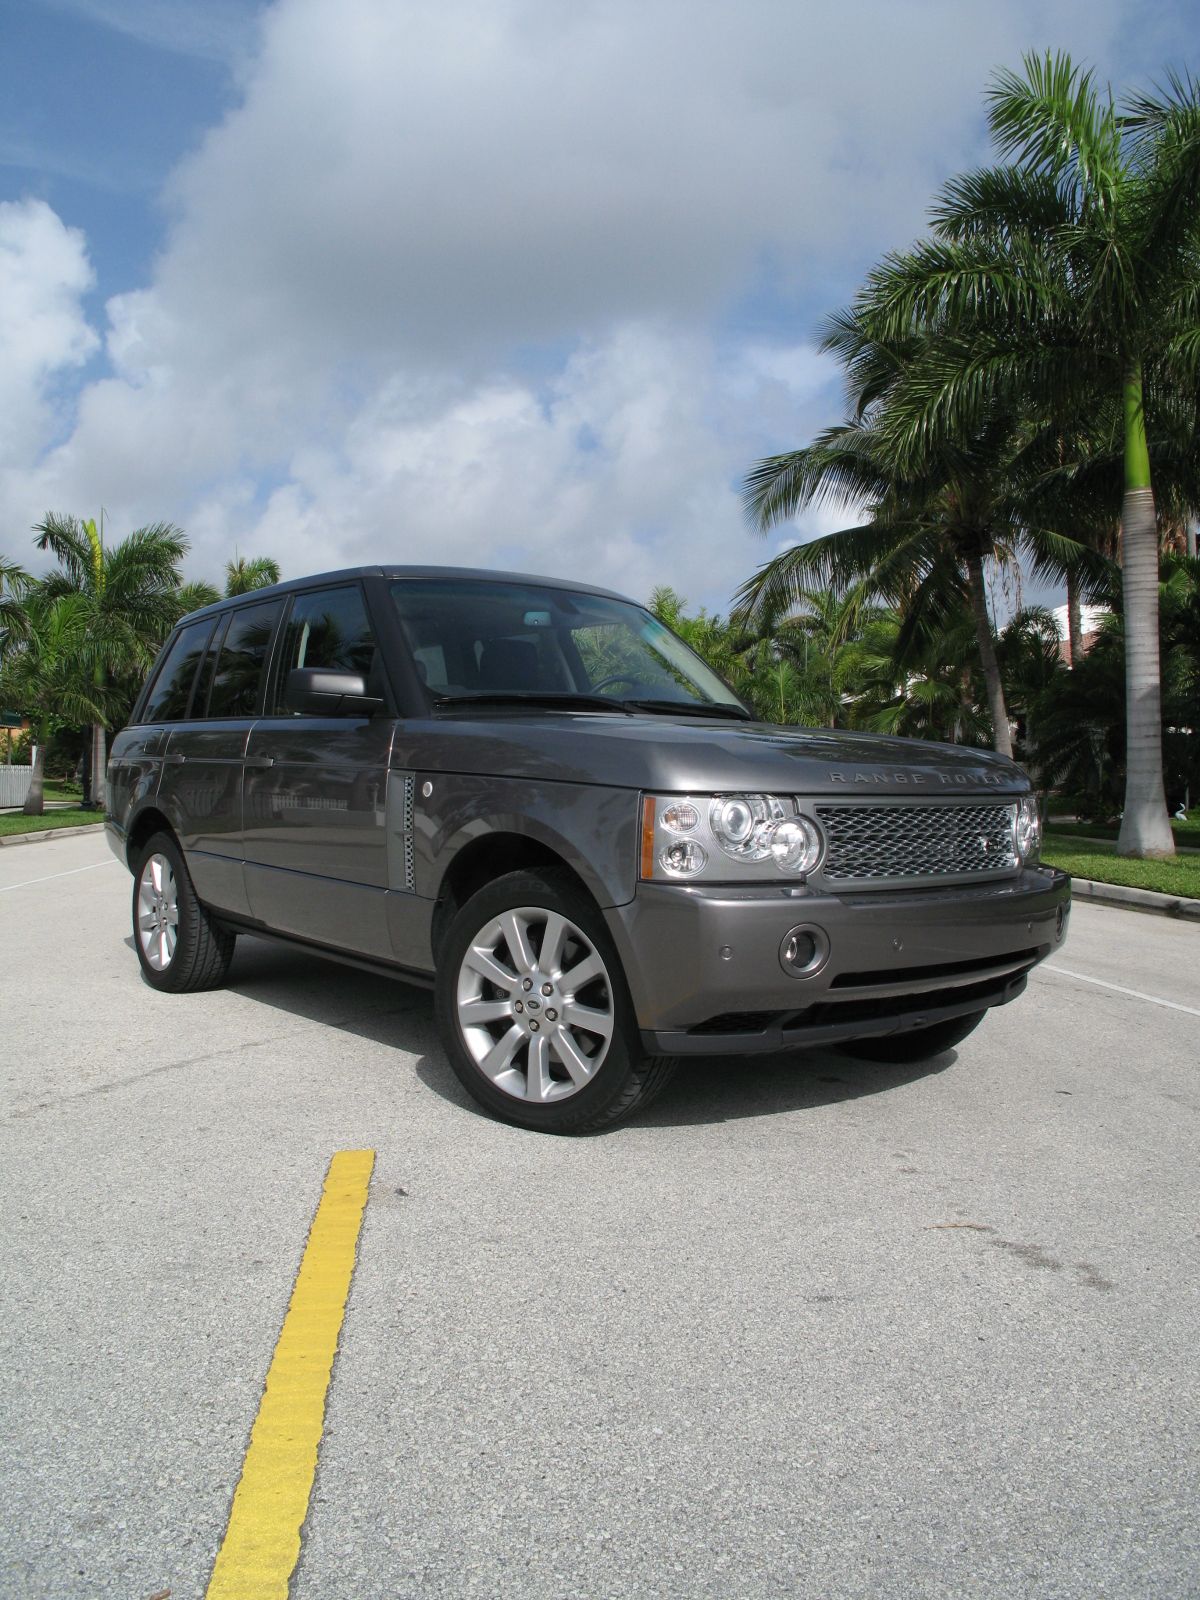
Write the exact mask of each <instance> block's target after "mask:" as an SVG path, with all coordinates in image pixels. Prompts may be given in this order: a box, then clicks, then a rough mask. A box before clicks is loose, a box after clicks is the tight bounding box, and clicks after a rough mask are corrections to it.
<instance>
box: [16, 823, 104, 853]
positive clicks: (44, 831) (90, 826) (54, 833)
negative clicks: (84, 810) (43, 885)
mask: <svg viewBox="0 0 1200 1600" xmlns="http://www.w3.org/2000/svg"><path fill="white" fill-rule="evenodd" d="M103 832H104V824H103V823H102V822H85V823H84V824H83V826H82V827H80V828H38V829H36V830H35V831H34V832H32V833H10V834H6V835H5V836H4V838H3V839H0V849H3V848H4V847H5V846H7V845H12V844H44V843H45V842H46V840H47V839H78V837H79V835H80V834H81V833H103Z"/></svg>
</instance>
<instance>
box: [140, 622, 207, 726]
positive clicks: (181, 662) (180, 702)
mask: <svg viewBox="0 0 1200 1600" xmlns="http://www.w3.org/2000/svg"><path fill="white" fill-rule="evenodd" d="M212 631H213V618H212V617H206V618H205V619H204V621H203V622H193V623H190V624H189V625H188V626H187V627H186V628H183V629H182V630H181V631H180V632H179V633H178V634H176V636H175V639H174V641H173V642H172V643H171V645H170V646H169V647H168V649H167V652H166V656H165V659H164V660H163V664H162V667H161V668H160V669H159V673H158V676H157V677H156V678H155V680H154V684H153V686H152V688H151V690H150V694H149V696H148V698H147V700H146V708H145V710H144V711H143V712H142V717H141V720H142V721H143V722H178V721H179V720H180V719H181V718H182V717H186V716H187V709H188V697H189V696H190V694H191V692H192V680H193V678H194V677H195V676H196V668H197V666H198V665H199V664H200V658H201V656H202V655H203V654H204V647H205V645H206V644H207V643H208V640H209V635H210V634H211V633H212Z"/></svg>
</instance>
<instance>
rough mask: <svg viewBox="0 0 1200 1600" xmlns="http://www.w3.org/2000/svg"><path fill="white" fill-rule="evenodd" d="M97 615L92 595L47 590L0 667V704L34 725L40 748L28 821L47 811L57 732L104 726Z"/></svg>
mask: <svg viewBox="0 0 1200 1600" xmlns="http://www.w3.org/2000/svg"><path fill="white" fill-rule="evenodd" d="M94 621H95V613H94V610H93V607H92V605H91V602H90V600H89V598H88V596H86V595H82V594H60V595H57V596H54V597H51V596H50V595H48V594H46V593H45V592H44V591H42V592H40V593H37V594H35V595H34V596H33V597H32V598H31V599H30V602H29V605H28V609H27V612H26V625H25V628H24V630H23V633H22V636H21V639H20V641H19V642H17V643H16V644H14V646H13V648H12V649H10V650H8V651H7V652H6V653H5V656H4V659H3V662H0V700H2V701H4V703H5V704H8V705H12V706H13V707H15V708H16V709H17V710H19V711H20V712H21V713H22V714H23V715H24V717H25V718H26V719H27V721H28V722H29V726H30V732H31V734H32V737H33V743H34V750H35V754H34V761H33V781H32V783H31V785H30V789H29V795H28V798H27V799H26V801H25V806H24V812H25V815H26V816H30V817H40V816H41V815H42V812H43V810H44V809H45V801H44V783H45V772H46V744H47V741H48V739H49V737H50V735H51V733H52V732H54V730H55V729H56V728H61V727H78V726H79V725H80V723H86V722H99V723H101V724H103V722H104V719H105V716H106V715H107V713H108V709H109V706H108V696H107V694H106V691H105V690H104V688H103V687H102V686H98V685H97V683H96V676H95V672H94V670H93V662H94V659H95V657H94V654H93V651H92V630H93V626H94Z"/></svg>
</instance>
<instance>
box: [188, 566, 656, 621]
mask: <svg viewBox="0 0 1200 1600" xmlns="http://www.w3.org/2000/svg"><path fill="white" fill-rule="evenodd" d="M351 578H455V579H459V580H466V579H470V580H473V581H480V580H482V581H483V582H485V583H535V584H537V585H538V586H539V587H540V588H543V589H567V590H571V591H574V592H575V593H583V594H597V595H602V596H603V597H604V598H605V599H606V600H623V601H625V603H626V604H631V605H636V604H637V602H636V601H631V600H630V599H629V596H628V595H624V594H618V593H617V592H616V590H615V589H601V588H599V587H597V585H596V584H594V583H576V582H575V581H574V580H572V579H569V578H547V577H544V576H543V575H542V574H541V573H536V572H505V571H502V570H500V569H498V568H492V567H426V566H395V565H386V566H371V567H339V568H338V569H337V571H335V572H310V573H308V574H307V575H306V576H305V577H303V578H288V579H287V580H286V581H285V582H283V583H272V584H269V585H267V586H266V587H265V588H262V589H251V590H250V591H249V592H248V593H246V594H238V595H225V596H223V597H222V598H221V599H220V600H214V601H213V602H212V604H211V605H207V606H200V607H199V608H198V609H197V610H195V611H189V612H188V613H187V615H186V616H184V617H181V618H180V619H179V622H178V623H177V624H176V626H177V627H178V626H181V625H182V624H183V623H185V622H194V621H195V620H196V618H197V617H207V616H209V615H211V614H212V613H213V612H216V611H228V610H230V609H231V608H232V607H234V606H242V605H253V604H255V603H256V602H257V601H259V600H269V599H271V598H273V597H274V596H275V595H282V594H291V593H292V592H293V591H294V590H296V589H307V588H308V587H310V585H312V584H314V583H344V582H346V581H347V580H348V579H351Z"/></svg>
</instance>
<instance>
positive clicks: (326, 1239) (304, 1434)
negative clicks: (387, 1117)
mask: <svg viewBox="0 0 1200 1600" xmlns="http://www.w3.org/2000/svg"><path fill="white" fill-rule="evenodd" d="M374 1164H375V1152H374V1150H339V1151H338V1153H337V1155H335V1156H334V1158H333V1160H332V1161H331V1162H330V1163H329V1171H328V1173H326V1175H325V1189H324V1192H323V1193H322V1195H321V1203H320V1205H319V1206H318V1207H317V1214H316V1216H315V1217H314V1218H313V1225H312V1228H311V1230H310V1232H309V1235H308V1244H307V1245H306V1246H305V1250H304V1259H303V1260H302V1261H301V1263H300V1270H299V1272H298V1273H297V1274H296V1283H295V1287H294V1288H293V1289H292V1299H291V1304H290V1305H289V1306H288V1311H287V1316H286V1317H284V1319H283V1327H282V1329H281V1330H280V1334H279V1343H278V1344H277V1345H276V1346H275V1354H274V1356H273V1357H272V1358H271V1367H270V1371H269V1372H268V1373H267V1382H266V1388H265V1389H264V1391H263V1397H262V1403H261V1404H260V1406H259V1408H258V1416H257V1417H256V1418H255V1419H254V1426H253V1428H252V1429H251V1430H250V1445H249V1448H248V1449H247V1451H246V1459H245V1462H244V1463H243V1465H242V1476H241V1480H240V1482H239V1483H238V1486H237V1491H236V1493H235V1494H234V1497H233V1507H232V1509H231V1511H230V1513H229V1526H228V1528H227V1529H226V1530H225V1538H224V1540H223V1542H222V1544H221V1548H220V1550H219V1551H218V1552H217V1560H216V1565H215V1566H214V1567H213V1574H212V1579H211V1581H210V1582H209V1585H208V1588H207V1590H206V1591H205V1597H206V1600H287V1592H288V1584H289V1582H290V1581H291V1576H292V1572H293V1570H294V1568H295V1565H296V1561H297V1559H298V1558H299V1555H300V1529H301V1527H302V1526H303V1523H304V1519H305V1517H306V1516H307V1515H308V1498H309V1495H310V1494H311V1493H312V1485H313V1478H314V1476H315V1474H316V1470H317V1447H318V1446H319V1445H320V1443H321V1434H322V1432H323V1431H324V1428H325V1396H326V1394H327V1392H328V1390H329V1378H330V1374H331V1372H332V1370H333V1358H334V1356H335V1355H336V1354H337V1344H338V1335H339V1333H340V1332H341V1328H342V1317H343V1315H344V1313H345V1310H346V1297H347V1296H348V1295H349V1293H350V1279H351V1277H352V1276H353V1273H354V1256H355V1251H356V1250H357V1248H358V1235H359V1231H360V1229H361V1227H362V1219H363V1211H364V1210H365V1209H366V1204H367V1185H368V1183H369V1182H370V1179H371V1168H372V1167H373V1166H374Z"/></svg>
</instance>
